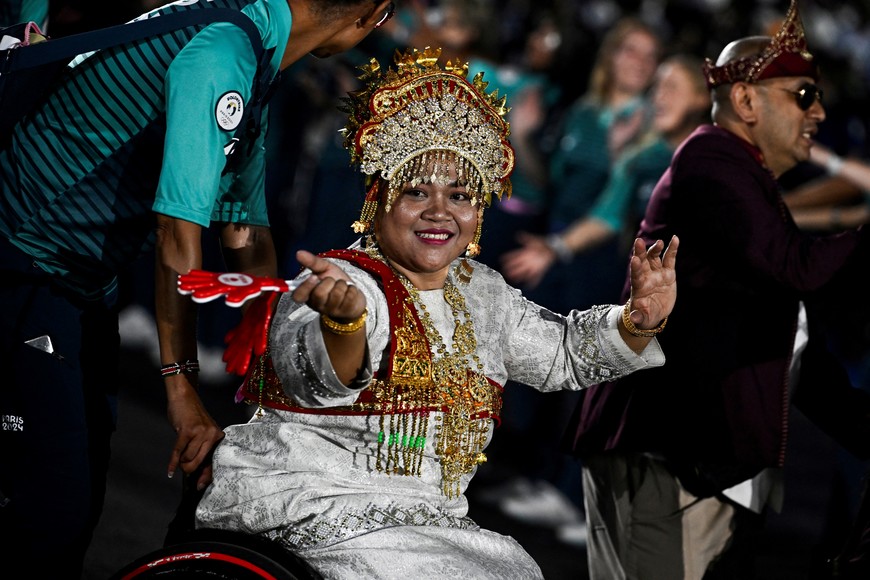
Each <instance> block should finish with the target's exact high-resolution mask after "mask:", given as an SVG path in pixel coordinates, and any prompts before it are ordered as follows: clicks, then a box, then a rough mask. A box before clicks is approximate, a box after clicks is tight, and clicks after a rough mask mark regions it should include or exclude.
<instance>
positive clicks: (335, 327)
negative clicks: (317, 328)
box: [320, 309, 369, 334]
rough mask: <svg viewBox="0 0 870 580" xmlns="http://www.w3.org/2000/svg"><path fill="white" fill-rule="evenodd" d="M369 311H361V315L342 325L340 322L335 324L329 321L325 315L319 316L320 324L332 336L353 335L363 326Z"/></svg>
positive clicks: (331, 320)
mask: <svg viewBox="0 0 870 580" xmlns="http://www.w3.org/2000/svg"><path fill="white" fill-rule="evenodd" d="M368 315H369V311H368V309H365V310H363V313H362V314H360V315H359V318H357V319H356V320H354V321H351V322H348V323H347V324H342V323H341V322H336V321H334V320H333V319H331V318H330V317H329V316H327V315H326V314H323V313H321V314H320V322H322V323H323V326H324V327H325V328H326V330H328V331H329V332H331V333H333V334H353V333H354V332H356V331H357V330H359V329H360V328H362V327H363V326H365V323H366V318H368Z"/></svg>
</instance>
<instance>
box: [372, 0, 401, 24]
mask: <svg viewBox="0 0 870 580" xmlns="http://www.w3.org/2000/svg"><path fill="white" fill-rule="evenodd" d="M395 13H396V3H395V2H390V5H389V6H387V11H386V12H385V13H384V15H383V16H381V19H380V20H378V23H377V24H375V28H380V27H381V26H383V25H384V24H386V23H387V22H388V21H389V20H390V18H392V17H393V15H394V14H395Z"/></svg>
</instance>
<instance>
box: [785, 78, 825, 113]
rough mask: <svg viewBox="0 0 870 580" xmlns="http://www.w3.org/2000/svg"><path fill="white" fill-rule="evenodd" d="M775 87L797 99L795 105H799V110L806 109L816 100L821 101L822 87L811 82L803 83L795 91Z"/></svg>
mask: <svg viewBox="0 0 870 580" xmlns="http://www.w3.org/2000/svg"><path fill="white" fill-rule="evenodd" d="M777 88H778V89H779V90H781V91H785V92H787V93H791V94H793V95H794V98H795V100H796V101H797V106H798V107H800V109H801V111H808V110H809V108H810V107H812V106H813V104H814V103H815V102H816V101H817V100H818V101H819V102H820V103H821V102H822V96H824V93H823V92H822V89H820V88H819V87H817V86H816V85H814V84H812V83H804V84H803V85H801V87H800V88H799V89H798V90H796V91H792V90H790V89H784V88H782V87H777Z"/></svg>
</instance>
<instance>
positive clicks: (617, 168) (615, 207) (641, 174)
mask: <svg viewBox="0 0 870 580" xmlns="http://www.w3.org/2000/svg"><path fill="white" fill-rule="evenodd" d="M673 154H674V149H673V147H671V145H670V144H669V143H668V142H667V141H665V140H664V139H662V138H661V137H655V138H654V139H653V140H652V141H650V142H648V143H645V144H643V145H640V146H638V147H636V148H635V149H633V150H630V151H628V152H626V153H625V155H623V156H622V157H621V158H620V159H619V160H618V161H617V162H616V164H614V166H613V171H612V172H611V174H610V179H609V180H608V182H607V186H606V187H605V188H604V191H603V192H602V193H601V195H600V196H599V197H598V199H597V200H596V202H595V205H593V206H592V209H591V210H590V211H589V216H590V217H593V218H596V219H598V220H601V221H603V222H605V223H606V224H607V225H608V226H609V227H610V228H611V229H612V230H613V231H615V232H623V231H628V230H631V234H634V232H635V231H637V226H638V224H639V223H640V220H641V218H642V217H643V214H644V212H645V211H646V206H647V203H649V198H650V196H651V195H652V192H653V189H654V188H655V186H656V184H657V183H658V181H659V179H661V176H662V174H663V173H664V172H665V170H666V169H667V168H668V165H669V164H670V162H671V157H672V156H673Z"/></svg>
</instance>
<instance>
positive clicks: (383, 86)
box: [343, 47, 514, 233]
mask: <svg viewBox="0 0 870 580" xmlns="http://www.w3.org/2000/svg"><path fill="white" fill-rule="evenodd" d="M440 56H441V49H431V48H429V47H426V48H425V49H424V50H423V51H422V52H421V51H418V50H417V49H409V50H407V51H405V52H404V53H402V52H399V51H396V54H395V57H394V61H395V64H396V67H395V69H392V68H391V69H388V70H386V71H383V70H381V67H380V65H379V64H378V62H377V60H376V59H372V60H371V61H370V62H369V64H367V65H365V66H363V67H361V70H362V71H363V74H362V75H361V76H360V77H359V78H360V80H361V81H363V82H364V84H365V87H364V88H362V89H361V90H359V91H355V92H352V93H350V94H349V96H348V97H347V98H346V99H345V100H344V101H345V107H344V108H343V111H345V112H346V113H348V122H347V125H346V126H345V128H344V129H343V133H344V138H345V141H344V146H345V148H347V149H348V151H350V155H351V162H352V163H354V164H359V166H360V170H361V171H362V172H363V173H364V174H366V175H368V176H369V177H370V178H372V180H371V181H372V182H373V183H372V184H371V187H370V188H369V191H368V193H367V195H366V203H365V205H364V206H363V211H362V215H361V217H360V219H359V220H357V221H356V222H354V224H353V228H354V231H356V232H357V233H363V232H365V231H367V230H368V229H369V227H370V226H371V221H372V219H373V218H374V210H375V208H376V207H377V202H378V194H379V192H378V191H377V181H376V180H374V179H373V178H374V177H380V178H381V179H382V180H384V181H386V182H388V184H389V186H388V190H387V192H388V193H387V202H386V203H387V206H386V209H387V211H389V209H390V206H391V204H392V203H393V202H394V201H395V199H396V197H397V196H398V194H399V192H400V191H401V189H402V187H403V185H404V184H405V183H407V182H411V183H415V184H416V183H420V182H425V183H429V182H439V181H441V180H448V179H449V177H448V176H447V169H448V166H449V164H450V163H451V162H453V163H455V167H456V173H457V175H456V178H457V179H458V180H459V182H460V183H462V184H464V185H465V186H466V188H467V191H468V194H469V195H470V196H471V198H472V203H474V204H477V203H481V205H482V207H487V206H489V205H490V203H491V202H492V196H493V195H496V196H497V197H498V198H499V199H501V197H502V196H503V195H508V196H510V191H511V184H510V179H509V177H510V174H511V172H512V171H513V168H514V150H513V147H511V144H510V142H509V141H508V137H509V135H510V124H509V123H508V122H507V121H505V119H504V116H505V114H506V113H507V112H508V109H507V107H506V106H505V101H506V98H505V97H501V98H499V97H498V91H494V92H493V93H491V94H486V92H485V90H486V87H487V85H488V84H489V83H487V82H485V81H484V80H483V73H479V74H477V75H476V76H475V77H474V79H473V80H472V81H469V80H468V79H467V75H468V64H467V63H466V64H453V63H451V62H450V61H448V62H447V63H446V64H445V65H444V68H441V67H440V66H439V65H438V58H439V57H440Z"/></svg>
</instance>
